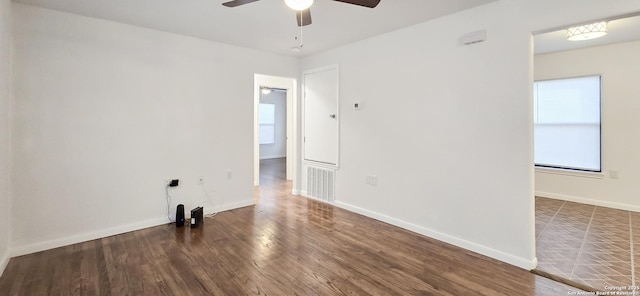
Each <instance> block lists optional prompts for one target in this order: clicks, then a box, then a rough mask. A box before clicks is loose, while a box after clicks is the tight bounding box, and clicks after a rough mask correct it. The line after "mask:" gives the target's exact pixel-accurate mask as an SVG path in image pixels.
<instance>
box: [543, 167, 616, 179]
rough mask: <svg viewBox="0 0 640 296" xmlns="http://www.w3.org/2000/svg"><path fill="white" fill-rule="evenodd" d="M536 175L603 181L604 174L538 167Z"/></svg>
mask: <svg viewBox="0 0 640 296" xmlns="http://www.w3.org/2000/svg"><path fill="white" fill-rule="evenodd" d="M536 174H551V175H563V176H571V177H581V178H592V179H603V178H604V174H603V173H598V172H581V171H575V170H567V169H554V168H542V167H536Z"/></svg>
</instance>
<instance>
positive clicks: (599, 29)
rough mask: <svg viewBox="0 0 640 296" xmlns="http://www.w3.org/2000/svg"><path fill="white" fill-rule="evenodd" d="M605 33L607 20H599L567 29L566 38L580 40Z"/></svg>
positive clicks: (598, 36) (593, 37) (597, 36)
mask: <svg viewBox="0 0 640 296" xmlns="http://www.w3.org/2000/svg"><path fill="white" fill-rule="evenodd" d="M604 35H607V22H599V23H593V24H588V25H584V26H577V27H571V28H569V29H567V40H569V41H581V40H590V39H595V38H600V37H602V36H604Z"/></svg>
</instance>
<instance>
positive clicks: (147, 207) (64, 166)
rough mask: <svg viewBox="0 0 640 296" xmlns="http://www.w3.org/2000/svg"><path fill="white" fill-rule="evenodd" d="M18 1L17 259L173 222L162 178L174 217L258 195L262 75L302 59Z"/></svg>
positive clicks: (291, 70) (291, 67)
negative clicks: (175, 182) (257, 79)
mask: <svg viewBox="0 0 640 296" xmlns="http://www.w3.org/2000/svg"><path fill="white" fill-rule="evenodd" d="M13 8H14V10H13V11H14V15H15V17H14V20H15V24H14V35H15V60H14V61H15V71H14V75H15V80H14V86H15V87H14V90H15V92H14V93H15V98H16V100H15V101H16V109H15V125H16V126H15V131H16V135H17V137H16V139H15V142H14V150H15V181H14V185H15V186H14V187H15V190H14V191H15V192H14V207H13V210H12V219H22V218H24V217H29V219H30V220H29V223H17V224H15V225H14V227H13V228H14V230H13V235H12V242H11V245H12V249H13V251H12V254H13V255H18V254H24V253H29V252H33V251H37V250H41V249H46V248H51V247H54V246H58V245H64V244H68V243H73V242H77V241H82V240H87V239H92V238H95V237H100V236H104V235H109V234H113V233H118V232H123V231H128V230H132V229H137V228H141V227H146V226H152V225H157V224H159V223H164V222H165V221H167V218H166V203H165V192H164V184H163V182H164V181H163V180H164V179H165V178H180V179H181V184H180V187H178V188H176V189H172V190H171V192H172V195H173V199H174V203H173V204H172V206H171V210H172V212H174V211H175V205H176V204H177V203H184V204H185V207H186V208H187V209H190V208H192V207H195V206H197V205H204V206H205V211H207V210H208V211H212V210H214V209H216V208H218V207H221V209H228V208H234V207H240V206H245V205H249V204H252V203H253V202H254V198H253V186H252V185H253V173H252V172H253V169H252V168H253V110H254V101H253V100H254V97H253V84H254V73H264V74H270V75H277V76H286V77H295V76H296V75H297V73H298V62H297V59H295V58H290V57H283V56H278V55H273V54H268V53H263V52H259V51H254V50H250V49H245V48H239V47H234V46H230V45H224V44H220V43H215V42H209V41H204V40H199V39H195V38H190V37H184V36H180V35H175V34H169V33H164V32H159V31H154V30H149V29H145V28H139V27H134V26H129V25H124V24H118V23H114V22H109V21H104V20H98V19H92V18H87V17H81V16H77V15H73V14H67V13H61V12H56V11H52V10H46V9H41V8H36V7H31V6H26V5H22V4H15V3H14V5H13ZM227 171H230V172H231V176H232V177H231V179H228V178H227ZM199 176H204V177H205V188H206V192H207V193H208V195H209V196H210V199H209V201H207V198H206V197H205V194H204V192H205V190H203V189H202V188H201V187H200V185H198V183H197V178H198V177H199Z"/></svg>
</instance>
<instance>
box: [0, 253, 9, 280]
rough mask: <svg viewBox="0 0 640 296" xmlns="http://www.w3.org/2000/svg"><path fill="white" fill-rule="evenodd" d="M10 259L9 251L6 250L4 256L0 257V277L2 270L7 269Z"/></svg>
mask: <svg viewBox="0 0 640 296" xmlns="http://www.w3.org/2000/svg"><path fill="white" fill-rule="evenodd" d="M10 259H11V256H9V251H8V250H7V252H5V253H4V255H3V256H2V260H0V276H2V274H3V273H4V270H5V269H6V268H7V265H9V260H10Z"/></svg>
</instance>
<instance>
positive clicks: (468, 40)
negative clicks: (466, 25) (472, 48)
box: [460, 30, 487, 45]
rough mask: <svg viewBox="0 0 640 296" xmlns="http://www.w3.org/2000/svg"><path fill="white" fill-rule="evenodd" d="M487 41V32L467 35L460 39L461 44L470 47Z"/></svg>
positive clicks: (481, 31) (482, 31)
mask: <svg viewBox="0 0 640 296" xmlns="http://www.w3.org/2000/svg"><path fill="white" fill-rule="evenodd" d="M486 40H487V31H485V30H480V31H475V32H471V33H467V34H465V35H463V36H462V37H460V44H462V45H469V44H474V43H480V42H484V41H486Z"/></svg>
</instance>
